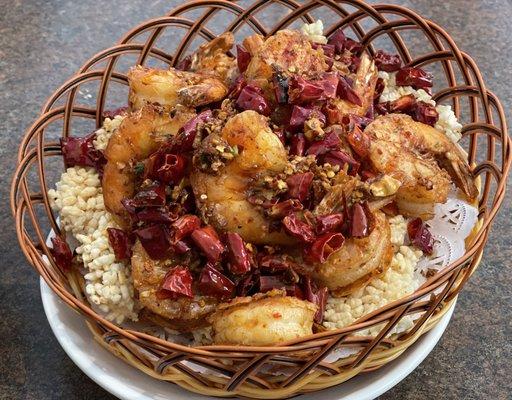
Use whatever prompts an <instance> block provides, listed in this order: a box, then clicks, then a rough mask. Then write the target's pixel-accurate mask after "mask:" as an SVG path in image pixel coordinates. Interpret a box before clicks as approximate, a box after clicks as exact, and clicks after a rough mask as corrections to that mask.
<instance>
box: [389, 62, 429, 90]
mask: <svg viewBox="0 0 512 400" xmlns="http://www.w3.org/2000/svg"><path fill="white" fill-rule="evenodd" d="M395 80H396V84H397V85H398V86H412V87H413V88H414V89H424V90H426V91H429V90H430V89H429V88H431V87H432V85H433V80H434V76H433V75H432V74H431V73H430V72H426V71H424V70H423V69H421V68H414V67H406V68H402V69H400V70H399V71H398V72H397V73H396V77H395Z"/></svg>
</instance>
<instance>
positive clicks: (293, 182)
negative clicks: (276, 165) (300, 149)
mask: <svg viewBox="0 0 512 400" xmlns="http://www.w3.org/2000/svg"><path fill="white" fill-rule="evenodd" d="M313 177H314V174H313V172H304V173H300V174H294V175H291V176H289V177H288V178H287V179H286V184H287V185H288V196H289V197H291V198H292V199H297V200H299V201H304V200H305V199H306V197H308V194H309V188H310V186H311V182H313Z"/></svg>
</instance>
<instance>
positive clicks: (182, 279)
mask: <svg viewBox="0 0 512 400" xmlns="http://www.w3.org/2000/svg"><path fill="white" fill-rule="evenodd" d="M156 296H157V298H158V299H159V300H164V299H169V298H170V299H176V298H178V297H180V296H184V297H188V298H192V297H194V292H193V291H192V275H191V273H190V271H189V269H188V268H187V267H182V266H176V267H174V268H171V269H170V270H169V271H167V273H166V274H165V276H164V279H163V281H162V284H161V285H160V289H159V290H158V292H157V294H156Z"/></svg>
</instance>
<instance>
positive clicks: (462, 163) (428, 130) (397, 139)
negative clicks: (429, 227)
mask: <svg viewBox="0 0 512 400" xmlns="http://www.w3.org/2000/svg"><path fill="white" fill-rule="evenodd" d="M365 132H366V133H367V134H368V135H369V136H370V138H371V145H370V155H369V160H370V162H371V164H372V166H373V168H374V169H375V170H376V171H378V172H380V173H384V174H387V175H389V176H391V177H393V178H395V179H397V180H399V181H400V182H401V186H400V188H399V189H398V191H397V193H396V201H397V205H398V207H399V209H400V211H401V212H402V213H404V214H405V215H409V216H414V215H417V214H418V212H420V213H422V214H427V215H428V214H430V213H431V212H432V209H433V205H434V204H435V203H444V202H446V199H447V197H448V192H449V190H450V186H451V185H450V184H451V182H452V181H453V182H454V183H455V185H456V186H457V187H458V188H459V189H460V190H461V191H462V192H463V193H464V194H465V195H466V196H467V198H468V199H470V200H473V199H475V198H476V197H477V196H478V189H477V188H476V186H475V183H474V180H473V177H472V174H471V171H470V168H469V165H468V163H467V160H466V156H465V155H464V154H463V150H462V149H460V148H459V147H458V146H457V145H456V144H454V143H453V142H451V141H450V140H449V139H448V138H447V137H446V136H445V135H444V134H443V133H441V132H439V131H438V130H437V129H435V128H433V127H431V126H429V125H426V124H423V123H421V122H416V121H414V120H413V119H412V118H411V117H409V116H407V115H402V114H388V115H386V116H382V117H379V118H377V119H376V120H375V121H373V122H372V123H371V124H370V125H368V126H367V127H366V129H365Z"/></svg>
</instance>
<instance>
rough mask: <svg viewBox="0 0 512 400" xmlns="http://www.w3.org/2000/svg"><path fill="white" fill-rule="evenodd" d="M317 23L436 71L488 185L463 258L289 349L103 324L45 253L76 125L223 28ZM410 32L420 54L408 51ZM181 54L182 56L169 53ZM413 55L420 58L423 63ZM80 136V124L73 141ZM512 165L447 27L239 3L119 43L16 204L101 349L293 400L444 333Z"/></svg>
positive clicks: (23, 150)
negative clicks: (162, 335)
mask: <svg viewBox="0 0 512 400" xmlns="http://www.w3.org/2000/svg"><path fill="white" fill-rule="evenodd" d="M318 17H320V18H322V19H323V20H324V24H325V25H326V26H327V28H326V34H327V36H328V35H330V34H331V33H332V32H334V31H335V30H336V29H338V28H339V27H343V28H345V30H346V32H348V31H352V35H353V36H354V37H356V38H357V39H358V40H360V41H361V42H362V43H363V44H364V45H365V46H366V50H367V51H368V52H369V53H370V54H373V53H374V51H375V47H377V46H376V41H377V42H379V46H378V47H382V45H381V43H380V42H381V41H382V42H383V43H384V46H386V45H388V46H389V45H391V46H393V47H394V48H395V49H396V50H395V51H398V53H399V54H400V55H401V57H402V59H403V60H404V62H405V63H406V64H408V65H415V66H426V67H427V68H428V69H433V70H435V71H436V82H437V83H438V84H439V85H441V86H440V89H439V90H437V92H436V93H435V95H434V99H435V100H436V101H437V102H444V101H449V102H450V103H451V104H452V107H453V110H454V112H455V114H456V115H457V117H458V118H459V120H460V121H461V122H462V123H463V124H464V128H463V130H462V132H463V137H464V138H463V140H462V142H464V143H465V145H466V149H467V152H468V155H469V161H470V163H471V165H472V166H473V171H474V174H475V176H478V177H479V181H480V188H481V190H480V192H481V194H480V197H479V202H478V206H479V211H480V213H479V223H478V225H477V229H475V231H474V233H473V235H472V236H471V239H470V240H468V243H467V246H466V247H467V251H466V254H465V255H464V257H462V258H460V259H459V260H457V262H455V263H453V264H452V265H450V266H449V267H447V268H445V269H444V270H442V272H440V273H438V274H436V275H435V276H433V277H431V278H429V280H428V281H427V282H426V283H425V284H424V285H422V286H421V287H420V288H419V289H418V290H417V291H416V292H415V293H413V294H411V295H409V296H407V297H405V298H403V299H401V300H398V301H395V302H393V303H392V304H389V305H387V306H385V307H383V308H381V309H379V310H377V311H375V312H373V313H371V314H369V315H366V316H365V317H363V318H361V319H360V320H359V321H357V323H356V324H353V325H351V326H348V327H346V328H343V329H338V330H335V331H327V332H323V333H318V334H315V335H312V336H309V337H305V338H300V339H297V340H294V341H293V342H289V343H286V344H283V345H281V346H279V347H234V346H204V347H195V348H193V347H187V346H181V345H177V344H174V343H170V342H167V341H165V340H162V339H159V338H156V337H153V336H150V335H148V334H144V333H141V332H137V331H134V330H127V329H123V328H121V327H119V326H116V325H115V324H113V323H111V322H109V321H107V320H105V319H104V318H103V317H101V316H100V315H98V314H96V313H95V312H94V311H93V310H92V309H91V307H90V305H89V304H88V302H87V300H86V299H85V296H84V295H83V291H82V285H81V282H80V277H78V276H76V275H73V274H70V275H69V276H65V275H63V274H62V273H61V272H60V270H59V269H58V268H57V267H56V265H54V263H53V261H51V260H52V259H51V257H48V258H49V259H50V262H48V261H47V260H46V258H45V257H44V256H45V255H46V256H49V252H48V248H47V246H46V244H45V237H46V234H47V232H48V230H49V229H50V228H51V229H54V230H55V231H57V232H58V231H59V228H58V226H57V223H56V220H55V216H54V215H53V213H52V211H51V209H50V206H49V202H48V197H47V194H46V193H47V189H48V188H49V187H51V186H52V185H51V184H49V181H50V180H51V179H52V178H55V175H56V174H55V170H56V168H55V164H56V162H57V161H53V163H52V161H51V160H58V159H59V158H60V157H58V156H60V154H61V153H60V147H59V144H58V142H57V141H56V139H57V138H58V136H60V135H62V136H68V135H69V134H70V133H71V128H72V124H77V125H78V126H79V124H80V123H82V122H83V121H87V120H94V123H95V126H96V127H100V126H101V125H102V121H103V116H102V114H103V111H104V109H105V108H106V107H109V106H110V105H109V104H108V101H109V98H110V97H112V96H114V95H115V93H116V90H117V89H119V88H124V94H123V95H122V97H119V98H121V99H123V100H121V101H124V102H126V93H127V89H126V86H127V78H126V74H125V72H126V70H127V66H130V65H134V64H146V65H148V64H149V65H154V64H155V63H157V64H158V63H159V64H160V65H171V66H173V65H175V64H176V63H177V61H179V60H180V59H181V58H183V56H184V55H185V54H186V53H187V52H190V50H191V49H192V48H193V47H196V46H197V45H198V44H200V43H201V42H203V41H205V40H211V39H213V38H214V37H215V36H216V34H219V33H221V32H222V30H229V31H232V32H234V33H235V36H237V38H238V39H239V40H240V39H241V38H242V37H245V36H246V35H248V34H251V33H253V32H257V33H260V34H262V35H265V36H266V35H271V34H273V33H274V32H276V31H277V30H279V29H283V28H286V27H289V26H292V27H296V26H298V24H299V23H303V22H309V23H311V22H313V21H314V19H316V18H318ZM219 27H221V29H218V28H219ZM214 28H217V29H214ZM411 34H412V35H416V36H414V38H415V40H416V43H418V42H417V41H418V40H421V44H420V45H419V46H418V45H416V46H411V48H410V49H408V47H407V45H406V43H407V42H408V40H409V39H410V38H411ZM165 38H167V39H170V43H171V44H170V45H162V42H163V40H164V39H165ZM418 38H419V39H418ZM172 46H174V47H175V49H174V50H172V51H170V50H169V48H172ZM374 46H375V47H374ZM412 50H414V51H415V53H418V52H419V53H418V54H415V55H414V56H413V55H412V54H411V51H412ZM130 57H131V58H130ZM123 66H124V67H123ZM443 77H444V80H443ZM93 85H96V86H95V88H94V89H93V95H92V97H91V99H90V101H89V103H90V105H87V104H86V105H81V104H78V101H79V98H78V97H79V96H78V93H80V92H79V91H80V90H82V93H83V92H89V93H90V92H91V91H90V89H86V88H89V87H91V86H93ZM85 97H87V96H85ZM122 104H124V103H117V105H118V106H119V105H122ZM56 128H57V129H58V130H57V133H55V132H56V131H55V129H56ZM77 130H78V129H77V128H74V126H73V131H74V133H75V132H76V131H77ZM75 135H76V133H75ZM54 156H57V157H54ZM60 162H61V161H60ZM510 163H511V152H510V138H509V137H508V136H507V126H506V121H505V116H504V112H503V109H502V106H501V104H500V102H499V100H498V99H497V98H496V96H495V95H494V94H493V93H492V92H490V91H489V90H487V88H486V87H485V84H484V82H483V79H482V75H481V74H480V71H479V70H478V67H477V66H476V64H475V62H474V61H473V60H472V59H471V57H469V56H468V55H467V54H465V53H464V52H462V51H460V50H459V49H458V47H457V46H456V44H455V43H454V41H453V40H452V38H451V37H450V36H449V35H448V34H447V33H446V32H445V31H444V30H443V29H442V28H440V27H439V26H438V25H436V24H435V23H433V22H431V21H428V20H426V19H424V18H422V17H421V16H419V15H418V14H416V13H414V12H413V11H410V10H408V9H406V8H403V7H398V6H393V5H385V4H383V5H376V6H373V7H372V6H370V5H368V4H366V3H364V2H362V1H360V0H345V1H337V2H336V1H332V0H311V1H309V2H307V3H305V4H302V5H300V4H298V3H297V2H295V1H294V0H274V1H267V0H256V1H254V2H253V3H252V4H251V5H249V6H247V7H246V8H244V7H242V6H241V5H240V4H238V3H237V2H232V1H225V0H197V1H192V2H188V3H185V4H183V5H181V6H179V7H178V8H176V9H174V10H173V11H171V12H170V13H169V14H168V16H164V17H161V18H157V19H153V20H150V21H148V22H146V23H144V24H142V25H140V26H138V27H136V28H135V29H133V30H132V31H131V32H129V33H128V34H127V35H126V36H125V37H124V38H123V39H122V40H121V41H120V42H119V43H118V44H117V45H115V46H114V47H111V48H109V49H106V50H104V51H102V52H100V53H99V54H97V55H96V56H94V57H93V58H91V59H90V60H89V61H87V62H86V63H85V64H84V66H83V67H82V68H81V69H80V70H79V71H78V73H77V74H76V75H75V76H73V77H72V78H71V79H69V80H68V81H67V82H66V83H65V84H64V85H62V87H60V88H59V89H58V90H57V91H56V92H55V93H54V94H53V95H52V96H51V97H50V99H49V100H48V101H47V103H46V104H45V106H44V108H43V110H42V112H41V115H40V117H39V118H38V119H37V120H36V121H35V122H34V124H33V125H32V126H31V127H30V128H29V129H28V130H27V132H26V133H25V136H24V138H23V141H22V143H21V145H20V148H19V153H18V164H19V165H18V168H17V170H16V173H15V176H14V180H13V184H12V192H11V206H12V212H13V214H14V216H15V219H16V231H17V234H18V239H19V242H20V245H21V248H22V250H23V252H24V253H25V255H26V257H27V258H28V260H29V261H30V263H31V264H32V265H33V266H34V267H35V268H36V269H37V271H38V272H39V273H40V274H41V276H42V277H43V278H44V280H45V281H46V282H47V283H48V285H49V286H50V287H51V288H52V289H53V290H54V291H55V293H57V294H58V295H59V297H60V298H61V299H62V300H63V301H65V302H66V303H67V304H68V305H69V306H70V307H71V308H73V309H74V310H76V311H78V312H80V313H81V314H82V315H83V316H84V317H86V319H87V324H88V326H89V328H90V329H91V331H92V333H93V334H94V335H95V337H96V339H97V340H98V341H99V342H100V343H101V344H102V345H103V346H104V347H106V348H107V349H108V350H109V351H111V352H112V353H114V354H115V355H116V356H118V357H119V358H121V359H123V360H124V361H126V362H128V363H130V364H132V365H133V366H134V367H136V368H138V369H140V370H142V371H144V372H146V373H147V374H150V375H152V376H154V377H155V378H158V379H163V380H167V381H171V382H174V383H176V384H178V385H180V386H182V387H184V388H186V389H188V390H191V391H194V392H198V393H202V394H206V395H210V396H234V395H238V396H246V397H253V398H285V397H290V396H293V395H296V394H299V393H306V392H311V391H315V390H320V389H322V388H326V387H329V386H333V385H336V384H339V383H341V382H343V381H345V380H347V379H350V378H351V377H353V376H354V375H357V374H358V373H360V372H363V371H370V370H374V369H377V368H379V367H381V366H383V365H384V364H386V363H387V362H389V361H391V360H393V359H394V358H396V357H397V356H399V355H400V354H401V353H402V352H403V351H404V350H405V349H407V347H408V346H410V345H411V344H412V343H414V342H415V341H416V340H417V339H418V337H419V336H420V335H421V334H423V333H425V332H426V331H428V330H429V329H430V328H431V327H433V326H434V325H435V324H436V323H437V321H438V320H439V319H440V317H441V316H442V315H443V314H444V313H445V312H446V310H447V309H448V308H449V305H450V304H451V303H452V302H453V301H454V299H455V297H456V295H457V293H458V292H459V291H460V290H461V288H462V287H463V285H464V283H465V282H466V281H467V279H468V278H469V277H470V275H471V274H472V272H473V271H474V269H475V268H476V267H477V265H478V263H479V261H480V259H481V256H482V252H483V248H484V244H485V242H486V240H487V237H488V234H489V229H490V227H491V222H492V220H493V218H494V216H495V215H496V212H497V211H498V208H499V206H500V204H501V202H502V201H503V198H504V195H505V183H506V177H507V174H508V170H509V167H510ZM52 166H53V168H52ZM52 171H53V172H52ZM52 183H53V182H52ZM411 314H415V316H416V319H415V323H414V327H413V328H412V329H410V330H409V331H408V332H407V333H404V334H401V335H392V336H389V335H388V333H389V332H390V331H391V330H392V329H393V327H394V326H395V325H396V324H397V323H398V322H399V321H400V319H401V318H403V317H404V316H406V315H411ZM377 325H378V326H380V327H381V329H380V333H379V334H378V335H377V336H376V337H366V336H355V335H354V334H355V333H356V332H357V331H359V330H361V329H367V328H369V327H373V326H377ZM340 347H351V348H355V349H357V350H358V353H357V354H355V355H353V356H351V357H349V358H345V359H341V360H338V361H336V362H328V361H325V359H326V357H327V356H328V355H329V354H330V353H331V352H332V351H333V350H334V349H337V348H340ZM184 361H188V362H190V363H193V364H195V365H199V366H201V367H203V369H204V371H205V372H203V373H198V372H196V371H195V370H194V369H192V368H191V367H190V366H191V364H190V363H184ZM269 367H272V368H273V369H274V370H283V369H286V371H287V374H285V375H269V374H268V370H269Z"/></svg>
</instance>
